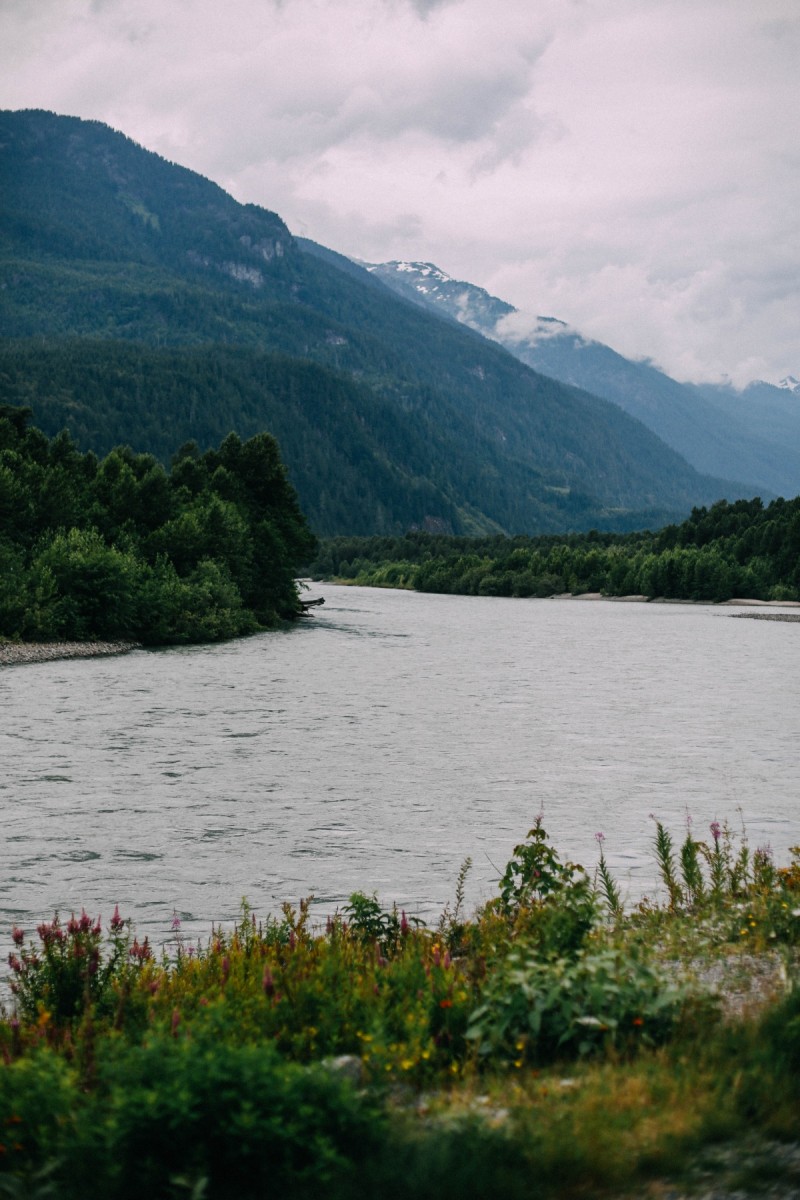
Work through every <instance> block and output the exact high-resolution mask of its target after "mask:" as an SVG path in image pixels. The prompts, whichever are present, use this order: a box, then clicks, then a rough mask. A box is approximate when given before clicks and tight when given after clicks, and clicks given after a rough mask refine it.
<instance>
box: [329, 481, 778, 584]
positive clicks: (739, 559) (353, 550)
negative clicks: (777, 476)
mask: <svg viewBox="0 0 800 1200" xmlns="http://www.w3.org/2000/svg"><path fill="white" fill-rule="evenodd" d="M311 570H312V573H314V574H316V575H320V576H326V577H338V578H344V579H353V580H355V581H357V582H359V583H364V584H374V585H383V586H386V587H408V588H413V589H415V590H417V591H422V592H452V593H459V594H466V595H475V596H551V595H553V594H558V593H561V592H573V593H580V592H604V593H605V594H606V595H609V596H625V595H645V596H649V597H656V596H661V597H664V598H667V599H676V600H677V599H680V600H706V601H721V600H729V599H732V598H733V597H735V596H749V597H754V598H757V599H762V600H797V599H800V497H798V498H796V499H794V500H783V499H779V500H775V501H773V502H772V503H771V504H769V505H767V506H765V505H764V504H763V503H762V501H761V500H759V499H758V498H756V499H754V500H737V501H736V502H735V503H733V504H730V503H728V502H727V501H725V500H721V501H720V502H719V503H717V504H714V505H712V507H711V508H695V509H693V510H692V514H691V516H690V517H689V519H688V520H687V521H684V522H683V524H680V525H668V526H666V527H665V528H664V529H661V530H659V531H658V532H657V533H650V532H637V533H628V534H613V533H597V532H595V531H593V532H591V533H588V534H571V535H568V536H564V537H559V536H555V537H514V538H504V537H494V538H480V539H469V538H459V537H434V536H431V535H429V534H425V533H411V534H408V535H406V536H405V537H403V538H377V537H374V538H334V539H332V540H330V541H328V542H325V543H323V545H322V547H321V550H320V553H319V554H318V556H317V558H316V560H315V561H314V563H313V564H312V567H311Z"/></svg>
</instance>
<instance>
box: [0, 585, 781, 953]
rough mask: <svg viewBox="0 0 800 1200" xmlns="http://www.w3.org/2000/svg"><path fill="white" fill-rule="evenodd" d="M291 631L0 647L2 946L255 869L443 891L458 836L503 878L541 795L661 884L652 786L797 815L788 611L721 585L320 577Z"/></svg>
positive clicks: (748, 821)
mask: <svg viewBox="0 0 800 1200" xmlns="http://www.w3.org/2000/svg"><path fill="white" fill-rule="evenodd" d="M313 592H314V594H323V595H324V597H325V601H326V603H325V606H324V607H322V608H318V609H315V610H314V615H313V617H310V618H309V619H307V620H305V621H303V622H302V624H301V625H299V627H297V628H294V629H292V630H290V631H288V632H283V633H270V634H262V635H258V636H256V637H253V638H247V639H242V640H239V641H235V642H229V643H226V644H224V645H218V646H213V647H191V648H179V649H169V650H157V651H137V652H134V653H132V654H130V655H127V656H124V657H119V658H110V659H109V658H106V659H84V660H71V661H62V662H54V663H42V664H37V665H29V666H22V667H7V668H0V755H1V756H2V757H1V759H0V762H2V772H1V773H0V806H1V811H2V819H3V833H2V839H1V840H0V853H1V854H2V863H1V864H0V948H2V949H3V956H4V953H5V943H6V942H8V940H9V939H8V934H9V932H10V926H11V924H12V922H17V923H18V924H20V925H21V926H23V927H24V928H26V929H27V930H28V931H30V930H31V929H32V926H33V925H34V924H35V923H36V921H37V920H40V919H41V918H42V917H43V916H51V915H52V913H53V911H54V910H55V909H58V910H60V911H61V912H62V913H69V912H70V911H72V910H79V909H80V908H81V906H82V905H85V906H86V908H87V910H88V911H89V912H90V913H91V914H92V915H97V914H98V913H102V914H103V918H104V920H107V918H108V917H110V915H111V912H112V910H113V907H114V904H115V903H119V906H120V909H121V911H122V913H123V916H130V917H132V918H133V919H134V922H135V925H136V928H137V930H138V931H139V933H140V934H141V933H149V934H150V936H151V938H154V939H155V940H156V941H163V940H165V939H168V938H169V936H170V924H171V920H172V917H173V913H177V915H178V916H179V917H180V918H181V921H182V935H184V936H186V937H187V938H192V937H195V936H200V937H205V936H207V935H208V933H209V931H210V929H211V925H212V923H219V922H222V923H229V922H231V921H233V920H235V918H236V915H237V912H238V909H239V905H240V900H241V898H242V897H247V899H248V901H249V902H250V904H251V905H252V906H253V908H254V909H255V910H256V912H257V913H259V914H262V915H265V914H267V913H276V912H279V909H280V903H281V902H282V901H285V900H288V901H291V902H292V903H294V904H296V903H297V901H298V899H299V898H300V897H301V896H307V895H310V894H313V895H314V897H315V901H314V909H313V911H314V913H315V915H316V916H318V917H320V919H321V918H322V916H323V915H324V914H326V913H329V912H331V911H333V910H335V908H336V907H337V906H341V905H343V904H344V903H346V900H347V898H348V896H349V895H350V893H351V892H353V891H355V890H362V891H365V892H368V893H371V892H373V891H376V892H377V893H378V894H379V896H380V898H381V899H382V900H384V901H385V902H386V903H387V904H389V903H391V902H392V901H397V903H398V904H399V905H400V906H404V907H405V908H406V909H407V910H408V911H409V912H412V913H416V914H418V915H420V916H422V917H424V918H426V919H429V920H430V919H435V918H436V916H437V915H438V914H439V913H440V912H441V910H442V907H443V905H444V904H445V903H446V902H447V901H448V899H449V900H451V901H452V898H453V892H454V886H455V880H456V877H457V874H458V870H459V867H460V865H461V863H462V862H463V860H464V859H465V858H466V857H467V856H468V855H469V856H471V857H472V860H473V868H472V871H471V873H470V876H469V889H468V897H469V899H470V902H471V903H474V902H477V901H478V900H480V899H485V898H488V897H489V896H490V895H492V894H494V892H495V888H496V880H497V877H498V875H499V873H500V871H501V870H502V867H503V865H504V864H505V862H506V860H507V858H508V856H509V852H510V851H511V849H512V847H513V845H514V844H515V842H517V841H519V840H521V839H522V838H523V837H524V835H525V833H526V831H527V830H528V829H529V828H530V826H531V825H532V824H533V822H534V820H535V818H536V816H537V814H538V813H539V812H540V811H543V813H544V824H545V827H546V829H547V830H548V833H549V834H550V835H551V837H552V839H553V840H554V841H555V843H556V844H557V846H558V848H559V849H560V850H561V851H562V853H563V854H564V855H566V856H569V857H572V858H574V859H577V860H578V861H581V862H583V863H584V865H587V866H589V867H593V865H594V863H595V861H596V857H597V855H596V851H597V846H596V842H595V837H594V835H595V833H596V832H597V831H603V832H604V833H605V835H606V842H605V849H606V857H607V860H608V862H609V864H610V865H611V867H612V869H613V870H614V872H615V873H616V875H617V877H618V880H619V882H620V884H621V885H622V888H623V891H624V892H625V891H627V893H628V895H629V897H631V898H637V897H639V896H641V895H642V894H643V893H649V894H655V893H656V891H657V879H656V871H655V867H654V865H653V858H652V852H651V843H652V838H653V832H654V825H653V821H652V819H651V818H650V816H649V814H651V813H654V814H655V815H656V816H657V817H658V818H659V819H661V820H662V821H664V822H665V823H666V824H667V825H668V826H670V827H671V829H672V830H673V832H674V834H675V836H676V838H680V837H682V836H683V834H684V831H685V829H686V820H687V814H688V815H689V816H690V817H691V818H692V820H693V822H694V826H693V828H694V831H695V834H696V835H697V836H703V835H706V834H707V828H708V823H709V822H710V821H711V820H713V819H720V820H723V821H724V820H726V819H727V820H728V821H729V822H730V824H731V826H732V827H733V828H734V829H735V830H736V831H737V832H738V831H739V830H740V828H741V825H742V822H744V824H745V827H746V830H747V835H748V838H749V842H750V845H751V847H752V848H755V847H756V846H758V845H764V844H770V845H771V846H772V847H773V849H774V851H775V853H776V858H777V859H778V860H780V861H785V860H786V857H787V855H786V851H787V849H788V847H789V846H790V845H794V844H796V843H797V842H800V820H799V819H798V818H799V816H800V805H799V804H798V793H799V791H800V789H799V788H798V784H800V754H799V753H798V715H799V714H800V624H788V623H782V622H772V621H758V620H736V619H733V613H734V612H735V611H737V610H735V609H731V608H728V607H719V608H715V607H704V606H703V607H701V606H694V605H691V606H690V605H663V604H662V605H655V604H624V603H615V602H612V601H595V602H589V601H568V600H507V599H495V598H488V597H487V598H471V597H458V596H427V595H418V594H415V593H410V592H399V591H387V590H378V589H356V588H343V587H337V586H334V585H322V586H317V585H315V586H314V588H313Z"/></svg>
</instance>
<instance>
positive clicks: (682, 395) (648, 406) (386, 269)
mask: <svg viewBox="0 0 800 1200" xmlns="http://www.w3.org/2000/svg"><path fill="white" fill-rule="evenodd" d="M364 265H365V266H366V269H367V270H369V271H370V272H371V273H372V274H373V275H374V276H375V277H376V278H379V279H380V280H381V281H382V282H384V283H386V284H387V286H389V287H392V288H394V290H395V291H396V292H398V294H400V295H402V296H404V297H406V298H407V299H409V300H411V301H413V302H414V303H417V304H419V305H421V306H423V307H425V308H427V309H429V310H431V311H433V312H436V313H438V314H439V315H440V316H442V317H445V318H449V319H451V320H455V321H457V322H459V323H461V324H464V325H466V326H468V327H469V328H471V329H475V330H477V331H478V332H479V333H482V334H483V335H484V336H486V337H488V338H491V339H492V340H494V341H496V342H499V344H500V345H502V346H504V347H505V348H506V349H507V350H508V351H509V352H510V353H511V354H514V355H515V356H516V357H517V358H519V359H520V360H521V361H522V362H525V363H527V364H528V365H529V366H531V367H533V368H535V369H536V370H537V371H541V372H542V373H543V374H545V375H550V376H552V378H554V379H558V380H560V381H562V382H564V383H569V384H573V385H575V386H577V387H582V388H585V389H586V390H587V391H591V392H593V393H594V394H596V395H598V396H602V397H604V398H605V399H606V400H611V401H613V402H614V403H615V404H618V405H619V406H620V407H621V408H623V409H624V410H625V411H626V412H628V413H630V414H631V415H632V416H634V417H637V418H638V419H639V420H640V421H642V422H643V423H644V424H645V425H647V427H648V428H649V429H652V430H653V432H654V433H657V434H658V436H659V437H661V438H662V439H663V440H664V441H665V442H666V443H667V445H669V446H671V447H672V448H673V449H674V450H677V451H678V452H679V453H680V454H682V455H683V456H684V458H686V460H687V461H688V462H690V463H691V464H692V466H694V467H696V468H697V470H698V471H702V472H707V473H709V474H713V475H720V476H724V477H726V478H735V479H747V480H751V481H755V482H756V483H757V484H758V486H759V487H760V488H761V489H762V490H764V491H765V492H767V493H769V492H774V493H776V494H783V495H788V496H794V495H796V494H797V493H798V492H800V385H797V381H793V380H792V378H791V377H790V378H789V379H788V380H787V381H786V382H785V386H782V387H780V388H779V387H773V386H771V385H769V384H765V383H754V384H751V385H750V387H748V388H746V389H745V390H744V391H743V392H737V391H736V389H734V388H732V387H724V386H714V385H705V386H697V385H693V384H683V383H679V382H677V380H675V379H671V378H670V377H669V376H668V375H665V374H664V373H663V372H662V371H660V370H658V369H657V368H656V367H654V366H653V365H652V364H650V363H646V362H632V361H631V360H630V359H626V358H624V357H623V356H622V355H621V354H618V353H617V352H616V351H615V350H612V349H611V348H610V347H609V346H605V345H603V344H602V343H601V342H596V341H593V340H592V339H590V338H586V337H583V336H582V335H581V334H580V333H579V332H577V331H576V330H574V329H571V328H570V327H569V326H568V325H566V324H565V323H564V322H563V321H559V320H557V319H556V318H554V317H541V316H536V317H533V316H530V315H528V314H526V313H521V312H519V311H518V310H517V309H515V308H514V307H513V306H512V305H510V304H507V303H506V302H505V301H504V300H500V299H498V298H497V297H496V296H491V295H490V294H489V293H488V292H486V291H485V290H484V289H483V288H480V287H477V286H476V285H474V284H470V283H465V282H463V281H461V280H455V279H452V278H450V277H449V276H448V275H446V274H445V273H444V272H443V271H441V270H440V269H439V268H438V267H436V266H435V265H434V264H433V263H424V262H387V263H377V264H364ZM789 396H791V397H793V398H794V399H793V400H789V399H788V397H789Z"/></svg>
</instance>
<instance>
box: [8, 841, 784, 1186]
mask: <svg viewBox="0 0 800 1200" xmlns="http://www.w3.org/2000/svg"><path fill="white" fill-rule="evenodd" d="M599 840H600V850H601V854H600V865H599V867H598V869H597V871H596V872H595V875H594V877H592V876H591V875H590V874H589V873H588V872H586V871H585V870H584V869H583V868H582V867H580V866H578V865H577V864H574V863H569V862H564V861H563V860H562V859H561V857H560V856H559V855H558V853H557V852H556V851H555V849H554V848H553V847H552V845H551V844H550V843H549V842H548V840H547V837H546V834H545V831H544V829H543V827H542V824H541V821H537V823H536V825H535V826H534V828H533V829H532V830H531V831H530V833H529V834H528V837H527V838H526V840H525V841H524V842H522V843H521V844H520V845H519V846H517V847H516V849H515V851H514V854H513V856H512V858H511V860H510V862H509V864H508V866H507V868H506V870H505V872H504V874H503V876H502V878H501V880H500V888H499V894H498V897H497V899H496V900H493V901H490V902H489V903H488V904H486V905H485V906H484V907H483V909H482V910H480V911H479V912H478V913H477V914H476V915H475V916H474V917H473V918H472V919H465V918H464V916H463V913H462V905H463V882H464V874H465V873H466V870H467V869H468V864H465V867H464V869H463V870H462V875H461V877H460V880H459V885H458V887H457V893H456V902H455V906H454V907H453V908H452V909H451V908H449V907H448V908H447V909H446V910H445V912H444V914H443V915H442V917H441V919H440V922H439V924H438V927H437V928H436V929H426V928H424V927H423V926H422V925H421V924H420V923H418V922H413V921H410V920H409V919H408V918H407V917H406V914H405V913H402V912H400V913H398V912H397V911H396V910H395V909H392V910H388V911H386V910H384V909H383V908H382V907H381V905H380V903H379V902H378V901H377V899H376V898H375V897H374V896H373V897H370V896H367V895H364V894H362V893H356V894H355V895H354V896H353V897H351V900H350V903H349V905H348V906H347V907H346V908H345V910H344V912H343V913H340V914H337V915H336V916H335V917H333V918H331V919H330V920H329V922H328V925H327V927H326V929H325V930H324V931H317V930H314V929H312V928H311V926H310V906H309V903H308V902H307V901H305V902H303V903H302V904H301V905H300V907H299V909H293V908H292V907H291V906H289V905H285V906H284V908H283V912H282V916H281V917H280V918H271V919H269V920H267V921H266V922H261V923H259V922H258V921H257V920H256V918H255V916H254V914H253V913H252V912H251V911H250V910H249V909H248V907H247V906H246V905H244V906H243V912H242V917H241V920H240V922H239V924H238V925H237V927H236V928H235V929H233V930H232V931H230V932H225V931H223V930H215V931H214V932H213V933H212V936H211V938H210V939H209V941H208V943H207V944H203V945H190V944H188V943H187V942H186V940H185V939H183V938H182V936H181V934H180V930H179V922H178V921H177V919H176V921H175V942H174V943H173V946H172V953H171V956H170V955H169V954H168V953H167V951H166V950H165V951H164V952H162V955H161V957H158V956H157V955H156V954H155V953H154V951H153V949H152V948H151V946H150V945H149V943H148V941H147V939H144V940H143V941H139V940H138V938H136V937H135V936H134V935H133V932H132V930H131V929H130V926H129V924H128V923H127V922H125V921H124V920H123V919H122V918H121V917H120V915H119V913H118V912H117V911H115V913H114V916H113V917H112V920H111V922H110V926H109V928H108V931H107V932H106V933H104V931H103V929H102V927H101V925H100V923H99V921H95V920H93V919H91V918H90V917H88V916H87V915H86V914H85V913H82V914H81V915H80V916H79V917H75V916H73V917H71V918H70V920H69V921H66V922H63V921H62V920H60V919H59V918H58V917H56V918H55V919H54V920H53V921H52V922H44V923H43V924H42V925H40V926H39V928H38V930H37V936H36V938H35V939H34V940H31V939H29V938H26V936H25V934H24V933H23V932H22V931H21V930H19V929H16V928H15V929H14V931H13V941H14V949H13V951H12V953H11V955H10V956H9V963H10V967H11V972H12V982H13V990H14V1001H15V1004H14V1012H13V1014H12V1015H11V1016H10V1017H7V1018H6V1019H5V1020H4V1021H3V1022H2V1023H0V1049H2V1055H3V1060H4V1065H3V1066H2V1067H0V1195H1V1194H7V1195H36V1194H41V1195H47V1194H51V1195H57V1196H65V1197H70V1198H71V1197H78V1196H80V1197H86V1198H87V1200H90V1198H92V1197H95V1196H97V1197H100V1196H102V1197H104V1198H105V1197H108V1198H112V1200H113V1198H115V1197H126V1198H127V1197H134V1196H138V1195H141V1194H142V1193H143V1192H149V1193H150V1194H152V1195H153V1196H155V1197H158V1196H165V1197H178V1196H196V1197H200V1196H206V1197H223V1198H227V1197H234V1196H235V1197H243V1198H246V1197H250V1196H252V1197H256V1196H262V1195H265V1194H268V1192H271V1191H276V1192H281V1191H282V1192H284V1193H286V1194H291V1195H293V1196H306V1195H309V1196H310V1195H312V1194H313V1193H318V1192H319V1190H320V1188H324V1189H325V1192H326V1195H330V1196H342V1197H345V1196H348V1197H349V1196H354V1197H355V1196H365V1195H373V1194H378V1193H380V1194H381V1195H387V1196H400V1195H409V1194H413V1195H415V1196H416V1195H418V1196H431V1197H433V1196H437V1197H440V1196H453V1197H455V1196H465V1197H470V1196H475V1197H477V1196H479V1195H485V1194H487V1193H488V1192H489V1191H491V1190H493V1189H495V1190H496V1189H497V1188H498V1187H503V1189H504V1191H506V1192H507V1193H508V1195H509V1196H512V1197H515V1196H530V1195H536V1194H540V1195H543V1196H547V1195H568V1194H571V1193H572V1191H580V1190H583V1191H585V1190H586V1189H587V1188H589V1189H590V1190H592V1189H593V1190H594V1192H597V1191H599V1190H602V1189H603V1188H604V1187H608V1188H611V1187H616V1188H619V1187H620V1186H622V1185H625V1184H630V1183H631V1181H633V1180H642V1179H644V1178H646V1177H647V1176H648V1174H652V1173H654V1172H670V1173H673V1174H674V1173H675V1172H679V1171H680V1170H681V1169H682V1168H683V1166H684V1165H685V1164H686V1162H687V1161H688V1160H689V1159H690V1158H691V1157H692V1156H693V1155H696V1154H697V1153H698V1152H699V1149H700V1148H701V1147H703V1146H704V1145H707V1144H709V1143H712V1142H713V1141H714V1140H715V1139H719V1138H731V1137H734V1136H738V1134H739V1133H740V1132H741V1130H743V1129H744V1128H748V1129H753V1128H756V1129H761V1130H763V1131H765V1132H766V1133H769V1134H772V1135H777V1136H797V1134H798V1128H797V1118H796V1112H797V1111H798V1107H797V1106H798V1101H800V1090H799V1089H798V1079H800V1070H799V1069H798V1068H800V993H798V991H794V992H790V993H789V994H788V995H787V996H786V997H785V998H784V999H783V1000H781V1001H779V1002H778V1003H775V1004H773V1005H772V1007H771V1008H770V1009H769V1010H768V1011H767V1013H766V1016H765V1017H763V1018H761V1019H760V1023H758V1024H757V1023H754V1022H752V1021H751V1022H749V1023H748V1022H740V1023H738V1024H725V1023H720V1022H719V1019H718V1011H717V1006H716V1003H715V1001H714V1000H713V998H711V997H710V996H709V995H708V994H707V992H704V991H703V989H702V988H700V987H699V986H698V984H697V983H696V982H695V983H692V981H691V979H690V977H689V976H688V974H687V973H686V968H687V966H688V965H689V963H690V962H693V963H694V964H695V965H696V964H697V962H698V960H699V961H701V962H708V961H709V960H711V959H713V958H720V959H721V960H722V961H726V960H727V961H730V960H732V961H737V960H740V959H741V950H742V948H746V950H747V952H748V955H752V954H753V953H756V954H766V953H772V954H775V953H781V954H783V955H784V956H785V959H786V963H787V964H788V965H789V966H790V967H791V962H792V955H793V953H794V949H795V947H796V946H797V944H798V941H800V850H798V851H797V857H795V859H794V860H793V863H792V865H791V866H789V867H787V868H784V869H778V868H776V867H775V866H774V865H773V863H772V861H771V857H770V856H769V854H768V853H767V852H766V851H764V850H757V851H755V852H754V853H753V854H752V855H751V854H750V852H749V850H748V848H747V845H746V843H742V844H739V843H738V842H737V841H736V839H734V838H733V836H732V835H731V833H730V831H729V830H728V829H727V827H725V828H723V827H721V826H719V825H718V824H717V823H716V822H714V823H713V824H712V826H711V830H710V837H709V838H708V840H707V841H701V840H699V839H697V838H695V837H694V836H693V834H692V832H691V830H690V831H689V832H687V834H686V837H685V838H684V841H683V843H682V844H681V845H679V846H676V845H675V844H674V843H673V839H672V837H671V835H670V834H669V832H668V831H667V830H666V829H665V828H664V827H663V826H662V825H661V824H660V823H656V828H655V835H654V851H655V854H656V860H657V863H658V867H659V872H660V875H661V880H662V883H663V886H664V889H665V902H664V903H663V904H654V903H652V902H643V903H642V904H640V905H639V906H638V907H637V908H636V909H635V910H634V911H633V912H631V913H628V914H626V913H625V912H624V910H623V908H622V906H621V904H620V902H619V892H618V890H617V889H616V885H615V884H614V881H613V879H612V877H611V875H610V872H609V870H608V866H607V864H606V862H605V856H604V853H603V840H602V838H600V839H599ZM741 961H748V960H747V959H744V960H741ZM48 1187H49V1188H50V1189H51V1191H50V1192H48V1191H47V1188H48ZM37 1189H38V1190H37Z"/></svg>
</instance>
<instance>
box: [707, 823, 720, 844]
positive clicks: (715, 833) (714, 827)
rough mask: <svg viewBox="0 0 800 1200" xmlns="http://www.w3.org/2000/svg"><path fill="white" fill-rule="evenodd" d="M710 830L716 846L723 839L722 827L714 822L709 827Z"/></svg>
mask: <svg viewBox="0 0 800 1200" xmlns="http://www.w3.org/2000/svg"><path fill="white" fill-rule="evenodd" d="M709 829H710V830H711V836H712V837H713V839H714V843H715V844H716V843H717V842H718V841H719V839H720V838H721V837H722V826H721V825H720V823H719V821H712V822H711V824H710V825H709Z"/></svg>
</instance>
